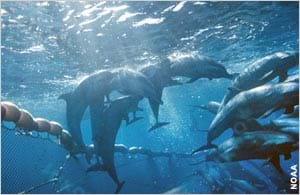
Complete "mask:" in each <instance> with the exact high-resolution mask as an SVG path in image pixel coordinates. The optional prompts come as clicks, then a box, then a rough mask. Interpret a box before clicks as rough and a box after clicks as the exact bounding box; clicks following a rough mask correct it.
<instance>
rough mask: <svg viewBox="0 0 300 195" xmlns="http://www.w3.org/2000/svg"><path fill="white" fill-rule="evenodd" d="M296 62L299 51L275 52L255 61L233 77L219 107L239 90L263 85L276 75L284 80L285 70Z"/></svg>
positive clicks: (294, 65)
mask: <svg viewBox="0 0 300 195" xmlns="http://www.w3.org/2000/svg"><path fill="white" fill-rule="evenodd" d="M298 64H299V52H293V53H286V52H277V53H274V54H271V55H268V56H266V57H264V58H261V59H259V60H257V61H255V62H254V63H253V64H251V65H249V67H247V68H246V69H245V70H244V71H243V72H241V73H240V74H239V75H238V76H237V77H236V78H235V79H234V81H233V83H232V86H231V87H230V88H229V91H228V93H227V94H226V95H225V96H224V98H223V100H222V104H221V107H220V109H222V108H223V107H224V106H225V104H226V103H227V102H228V101H229V100H230V99H231V98H233V97H234V96H235V95H236V94H238V93H240V92H241V91H245V90H248V89H251V88H254V87H257V86H260V85H264V84H265V83H267V82H269V81H271V80H273V79H274V78H276V77H277V76H279V77H280V81H283V80H285V79H286V78H287V71H288V70H289V69H291V68H292V67H296V66H297V65H298ZM220 109H219V111H220Z"/></svg>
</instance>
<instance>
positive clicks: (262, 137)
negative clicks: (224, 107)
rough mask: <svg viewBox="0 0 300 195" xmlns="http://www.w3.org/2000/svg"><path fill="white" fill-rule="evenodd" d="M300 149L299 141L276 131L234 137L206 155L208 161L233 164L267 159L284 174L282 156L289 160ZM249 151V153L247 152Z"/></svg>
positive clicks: (247, 133)
mask: <svg viewBox="0 0 300 195" xmlns="http://www.w3.org/2000/svg"><path fill="white" fill-rule="evenodd" d="M297 149H298V139H295V138H294V137H293V136H291V135H288V134H286V133H280V132H275V131H254V132H245V133H243V134H242V135H241V136H237V137H232V138H230V139H228V140H226V141H225V142H223V143H222V144H221V145H219V146H218V148H217V149H215V148H214V149H211V150H209V151H208V153H207V155H206V160H207V161H217V162H222V163H224V162H233V161H242V160H249V159H266V160H269V162H271V163H272V164H273V165H274V167H275V168H276V169H277V170H278V171H279V172H282V168H281V166H280V159H279V156H280V155H284V156H285V158H286V159H289V157H290V154H291V152H293V151H295V150H297ZM245 151H247V152H245Z"/></svg>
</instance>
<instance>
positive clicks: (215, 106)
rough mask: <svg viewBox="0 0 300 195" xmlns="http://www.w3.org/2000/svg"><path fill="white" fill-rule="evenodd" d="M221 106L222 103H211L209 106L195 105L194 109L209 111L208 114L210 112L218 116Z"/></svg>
mask: <svg viewBox="0 0 300 195" xmlns="http://www.w3.org/2000/svg"><path fill="white" fill-rule="evenodd" d="M220 106H221V103H220V102H216V101H209V102H208V103H207V104H202V105H194V106H193V107H196V108H200V109H203V110H207V111H208V112H210V113H212V114H217V113H218V110H219V108H220Z"/></svg>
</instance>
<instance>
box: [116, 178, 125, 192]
mask: <svg viewBox="0 0 300 195" xmlns="http://www.w3.org/2000/svg"><path fill="white" fill-rule="evenodd" d="M124 184H125V181H122V182H120V183H119V184H118V186H117V189H116V191H115V194H119V192H120V191H121V189H122V188H123V186H124Z"/></svg>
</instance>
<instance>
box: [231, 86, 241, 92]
mask: <svg viewBox="0 0 300 195" xmlns="http://www.w3.org/2000/svg"><path fill="white" fill-rule="evenodd" d="M228 90H229V91H232V92H234V93H240V92H241V91H242V90H241V89H239V88H236V87H228Z"/></svg>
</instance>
